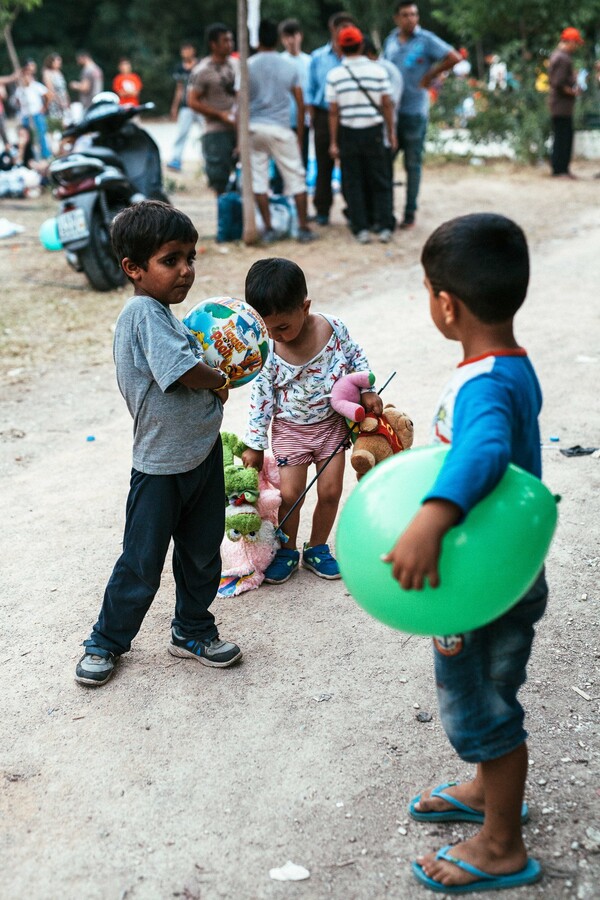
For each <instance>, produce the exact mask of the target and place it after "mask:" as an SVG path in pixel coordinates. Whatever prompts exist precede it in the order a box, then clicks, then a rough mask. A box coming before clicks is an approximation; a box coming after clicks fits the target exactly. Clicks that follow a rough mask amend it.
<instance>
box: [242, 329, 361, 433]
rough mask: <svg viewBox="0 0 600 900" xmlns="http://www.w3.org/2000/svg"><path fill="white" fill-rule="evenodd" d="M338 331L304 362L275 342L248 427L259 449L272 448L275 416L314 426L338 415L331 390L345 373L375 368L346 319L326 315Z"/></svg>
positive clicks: (254, 386)
mask: <svg viewBox="0 0 600 900" xmlns="http://www.w3.org/2000/svg"><path fill="white" fill-rule="evenodd" d="M323 318H325V319H327V321H328V322H329V324H330V325H331V327H332V329H333V331H332V333H331V336H330V338H329V340H328V341H327V343H326V344H325V346H324V347H323V348H322V350H319V352H318V353H317V354H316V356H314V357H313V358H312V359H310V360H309V361H308V362H305V363H303V364H302V365H300V366H295V365H293V364H292V363H289V362H287V361H286V360H285V359H282V358H281V357H280V356H278V355H277V353H275V350H274V345H273V341H269V355H268V357H267V360H266V362H265V364H264V366H263V368H262V370H261V372H260V374H259V375H258V376H257V377H256V378H255V379H254V381H253V382H252V396H251V398H250V411H249V415H248V427H247V430H246V434H245V436H244V442H245V443H246V444H247V445H248V446H249V447H252V449H253V450H266V449H267V448H268V446H269V439H268V432H269V425H270V424H271V420H272V419H274V418H280V419H284V420H286V421H289V422H293V423H294V424H296V425H313V424H314V423H316V422H322V421H324V420H325V419H328V418H329V417H330V416H331V415H332V414H334V413H333V410H332V408H331V400H330V396H331V390H332V388H333V385H334V384H335V382H336V381H337V380H338V378H341V377H342V375H348V374H350V372H364V371H368V370H369V363H368V360H367V358H366V356H365V353H364V351H363V349H362V347H360V345H359V344H357V343H356V341H353V340H352V338H351V337H350V335H349V334H348V329H347V328H346V326H345V325H344V323H343V322H342V321H341V320H340V319H337V318H333V317H331V316H324V317H323Z"/></svg>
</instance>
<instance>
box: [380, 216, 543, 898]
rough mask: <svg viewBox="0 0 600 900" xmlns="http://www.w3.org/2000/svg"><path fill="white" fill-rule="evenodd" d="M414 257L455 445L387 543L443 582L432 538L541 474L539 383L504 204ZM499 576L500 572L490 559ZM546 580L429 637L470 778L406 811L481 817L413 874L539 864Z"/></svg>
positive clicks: (504, 877) (409, 569)
mask: <svg viewBox="0 0 600 900" xmlns="http://www.w3.org/2000/svg"><path fill="white" fill-rule="evenodd" d="M421 262H422V264H423V268H424V270H425V286H426V288H427V290H428V292H429V303H430V312H431V317H432V319H433V322H434V324H435V325H436V327H437V328H438V330H439V331H440V332H441V333H442V334H443V335H444V337H446V338H447V339H448V340H455V341H460V343H461V344H462V349H463V361H462V362H461V363H460V364H459V367H458V369H457V371H456V372H455V374H454V376H453V377H452V378H451V380H450V382H449V383H448V385H447V386H446V389H445V391H444V393H443V395H442V398H441V401H440V405H439V407H438V410H437V412H436V415H435V417H434V425H433V430H434V440H435V441H436V442H442V443H447V444H451V449H450V451H449V453H448V455H447V457H446V460H445V461H444V464H443V466H442V469H441V471H440V473H439V475H438V477H437V479H436V481H435V484H434V486H433V488H432V489H431V491H430V492H429V494H428V495H427V496H426V497H425V499H424V501H423V504H422V506H421V508H420V510H419V512H418V513H417V515H416V516H415V517H414V518H413V520H412V521H411V523H410V524H409V526H408V528H407V529H406V530H405V531H404V532H403V534H401V535H400V537H399V539H398V541H397V543H396V544H395V546H394V548H393V549H392V550H391V552H390V553H389V554H387V556H386V557H384V561H386V562H389V563H391V565H392V571H393V575H394V578H396V580H397V581H398V582H399V583H400V584H401V585H402V587H403V588H404V589H405V590H411V589H412V590H421V589H422V588H423V586H424V583H425V579H427V580H428V582H429V584H430V585H431V587H437V586H438V585H439V583H440V582H439V574H438V562H439V557H440V552H441V542H442V538H443V537H444V535H445V534H446V532H447V531H449V530H450V529H451V528H452V527H453V525H455V524H457V523H458V522H459V521H460V520H461V519H463V518H464V517H465V516H466V515H467V513H468V512H469V510H470V509H471V508H472V507H473V506H475V504H477V503H478V502H479V501H480V500H482V499H483V498H484V497H485V496H487V494H489V493H490V492H491V491H492V490H493V489H494V487H495V486H496V484H497V483H498V482H499V481H500V479H501V478H502V476H503V475H504V473H505V471H506V469H507V466H508V465H509V463H511V462H512V463H515V464H516V465H518V466H520V467H521V468H523V469H525V470H526V471H528V472H530V473H531V474H533V475H535V476H536V477H538V478H539V477H541V453H540V436H539V427H538V415H539V412H540V408H541V403H542V395H541V390H540V387H539V383H538V380H537V378H536V375H535V372H534V370H533V367H532V365H531V363H530V362H529V359H528V357H527V353H526V351H525V350H524V349H523V348H521V347H520V346H519V345H518V343H517V341H516V339H515V336H514V331H513V318H514V315H515V313H516V312H517V310H518V309H519V307H520V306H521V305H522V303H523V301H524V300H525V295H526V292H527V285H528V281H529V254H528V250H527V242H526V239H525V235H524V234H523V232H522V230H521V229H520V228H519V227H518V226H517V225H516V224H515V223H514V222H512V221H511V220H510V219H507V218H505V217H504V216H500V215H496V214H492V213H476V214H472V215H468V216H461V217H459V218H456V219H453V220H451V221H449V222H446V223H444V224H443V225H441V226H440V227H439V228H438V229H436V231H434V233H433V234H432V235H431V236H430V238H429V239H428V241H427V242H426V244H425V247H424V248H423V252H422V256H421ZM496 577H501V573H498V572H494V571H492V570H491V569H490V578H496ZM547 593H548V591H547V586H546V582H545V578H544V573H543V570H542V572H541V573H540V575H539V576H538V579H537V581H536V582H535V584H534V585H533V587H532V588H531V589H530V590H529V591H528V593H527V594H526V595H525V596H524V597H522V598H521V600H520V601H519V602H518V603H517V604H516V605H515V606H514V607H512V609H510V610H509V611H508V612H507V613H505V614H504V615H502V616H501V617H500V618H499V619H496V621H494V622H491V623H490V624H489V625H486V626H484V627H482V628H478V629H476V630H474V631H470V632H467V633H465V634H460V635H446V636H444V637H443V638H434V656H435V670H436V681H437V685H438V698H439V704H440V718H441V721H442V724H443V725H444V729H445V731H446V734H447V735H448V738H449V740H450V742H451V743H452V745H453V746H454V748H455V749H456V751H457V752H458V754H459V755H460V756H461V758H462V759H464V760H466V761H467V762H473V763H476V764H477V771H476V775H475V777H474V779H473V780H472V781H470V782H467V783H463V784H456V783H452V782H450V783H446V784H442V785H440V786H439V787H437V788H434V789H432V790H427V791H424V792H423V793H422V794H420V795H419V796H417V797H415V798H414V799H413V801H412V802H411V804H410V806H409V811H410V814H411V815H412V816H413V818H415V819H417V820H419V821H423V822H440V821H455V820H461V821H471V822H480V823H482V828H481V831H480V832H479V833H478V834H477V835H475V836H474V837H473V838H470V839H469V840H466V841H463V842H462V843H460V844H457V845H456V846H454V847H450V846H448V847H443V848H442V849H441V850H440V851H438V852H437V853H430V854H427V855H426V856H422V857H419V858H418V860H417V861H416V862H415V863H413V871H414V874H415V876H416V877H417V879H418V880H419V881H420V882H421V883H422V884H424V885H425V886H426V887H428V888H429V889H431V890H435V891H441V892H443V893H446V894H453V893H466V892H471V891H473V890H492V889H498V888H510V887H518V886H520V885H524V884H531V883H533V882H535V881H537V880H538V879H539V878H540V877H541V867H540V865H539V863H538V862H537V861H536V860H534V859H530V858H528V856H527V851H526V849H525V844H524V842H523V836H522V831H521V824H522V822H523V821H525V819H526V818H527V806H526V804H524V803H523V794H524V788H525V780H526V776H527V745H526V743H525V741H526V737H527V732H526V731H525V730H524V728H523V720H524V712H523V709H522V707H521V705H520V704H519V702H518V700H517V693H518V690H519V688H520V687H521V685H522V684H523V683H524V681H525V677H526V665H527V661H528V659H529V655H530V651H531V645H532V641H533V635H534V628H533V626H534V624H535V622H537V620H538V619H539V618H540V617H541V616H542V615H543V613H544V610H545V606H546V600H547ZM415 602H418V600H415Z"/></svg>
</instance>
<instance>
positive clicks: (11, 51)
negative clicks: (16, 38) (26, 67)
mask: <svg viewBox="0 0 600 900" xmlns="http://www.w3.org/2000/svg"><path fill="white" fill-rule="evenodd" d="M4 42H5V43H6V49H7V51H8V55H9V57H10V61H11V63H12V67H13V69H14V70H15V72H17V71H18V70H19V69H20V68H21V63H20V62H19V57H18V56H17V51H16V50H15V45H14V42H13V39H12V24H11V25H6V26H5V28H4Z"/></svg>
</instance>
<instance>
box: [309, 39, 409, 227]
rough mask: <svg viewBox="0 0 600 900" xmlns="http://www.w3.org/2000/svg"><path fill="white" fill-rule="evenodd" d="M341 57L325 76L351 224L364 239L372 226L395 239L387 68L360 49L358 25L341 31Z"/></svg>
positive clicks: (392, 134) (393, 137) (391, 113)
mask: <svg viewBox="0 0 600 900" xmlns="http://www.w3.org/2000/svg"><path fill="white" fill-rule="evenodd" d="M338 43H339V46H340V48H341V51H342V54H343V59H342V63H341V64H340V65H339V66H336V67H335V68H334V69H332V70H331V71H330V72H329V74H328V75H327V87H326V92H325V97H326V100H327V102H328V103H329V127H330V133H331V143H330V147H329V152H330V155H331V156H332V157H334V158H337V157H339V160H340V166H341V169H342V181H343V185H344V196H345V198H346V202H347V204H348V215H349V220H350V227H351V229H352V232H353V234H354V235H355V236H356V239H357V240H358V241H359V243H361V244H367V243H369V241H370V239H371V234H370V232H371V230H373V231H375V232H376V233H377V234H378V237H379V240H380V241H382V242H383V243H387V242H388V241H389V240H391V237H392V231H393V229H394V225H395V220H394V214H393V194H392V192H393V185H392V178H391V173H390V166H389V161H388V155H389V150H388V148H387V147H386V146H385V144H386V142H385V141H384V128H385V133H386V135H387V143H388V145H389V147H391V148H392V151H394V150H395V147H396V134H395V128H394V107H393V102H392V99H391V96H390V93H391V88H390V83H389V78H388V75H387V72H386V71H385V69H384V68H383V67H382V66H380V65H379V64H378V63H376V62H373V61H371V60H370V59H367V57H366V56H364V55H363V53H362V47H363V36H362V33H361V32H360V30H359V29H358V28H357V27H356V26H355V25H347V26H345V27H344V28H342V29H341V30H340V32H339V34H338Z"/></svg>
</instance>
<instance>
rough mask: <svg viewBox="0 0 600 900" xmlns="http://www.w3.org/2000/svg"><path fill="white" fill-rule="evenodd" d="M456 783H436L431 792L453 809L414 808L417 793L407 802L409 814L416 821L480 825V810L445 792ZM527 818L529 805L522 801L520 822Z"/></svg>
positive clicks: (419, 797) (481, 817)
mask: <svg viewBox="0 0 600 900" xmlns="http://www.w3.org/2000/svg"><path fill="white" fill-rule="evenodd" d="M457 784H458V781H446V783H445V784H440V785H438V787H436V788H434V789H433V790H432V792H431V796H432V797H439V798H440V800H445V801H446V803H450V804H452V806H453V807H454V809H446V810H444V811H443V812H435V811H434V810H430V811H429V812H424V811H423V812H422V811H421V810H420V809H415V805H416V804H417V803H418V802H419V800H420V799H421V794H418V795H417V796H416V797H413V799H412V800H411V801H410V803H409V804H408V812H409V814H410V815H411V816H412V818H413V819H416V820H417V821H418V822H478V823H479V824H480V825H481V824H483V819H484V815H483V813H482V812H479V810H478V809H473V807H472V806H467V804H466V803H462V802H461V801H460V800H458V799H457V798H456V797H453V796H452V794H446V793H445V791H446V788H449V787H454V786H455V785H457ZM528 818H529V807H528V806H527V804H526V803H524V804H523V806H522V807H521V824H523V823H524V822H526V821H527V819H528Z"/></svg>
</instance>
